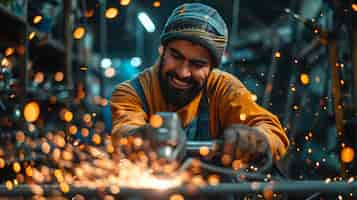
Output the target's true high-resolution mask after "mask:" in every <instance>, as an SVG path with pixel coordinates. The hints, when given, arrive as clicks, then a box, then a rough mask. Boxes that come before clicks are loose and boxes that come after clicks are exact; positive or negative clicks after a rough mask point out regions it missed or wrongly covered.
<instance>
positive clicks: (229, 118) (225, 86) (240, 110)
mask: <svg viewBox="0 0 357 200" xmlns="http://www.w3.org/2000/svg"><path fill="white" fill-rule="evenodd" d="M221 89H222V90H221V91H222V92H221V93H220V95H221V97H220V98H221V100H222V101H221V102H219V103H218V110H219V115H220V116H219V119H221V120H220V121H221V125H222V128H223V129H224V128H226V127H228V126H230V125H232V124H237V123H239V124H245V125H248V126H251V127H256V128H257V129H259V130H260V131H261V132H262V133H263V134H264V135H265V136H266V137H267V139H268V142H269V146H270V148H271V150H272V153H273V156H274V157H275V159H279V158H280V157H281V156H283V155H284V154H285V153H286V151H287V148H288V145H289V140H288V138H287V136H286V134H285V132H284V130H283V128H282V127H281V124H280V122H279V120H278V118H277V117H276V116H275V115H273V114H272V113H270V112H269V111H267V110H266V109H264V108H263V107H261V106H259V105H258V104H257V103H256V102H255V100H254V96H253V95H252V94H251V93H250V92H249V91H248V90H247V89H246V88H245V87H244V85H243V84H242V83H241V82H240V81H239V80H238V79H235V78H233V79H226V80H225V81H223V83H222V86H221Z"/></svg>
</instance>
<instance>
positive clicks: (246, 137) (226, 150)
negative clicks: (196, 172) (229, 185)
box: [221, 124, 271, 170]
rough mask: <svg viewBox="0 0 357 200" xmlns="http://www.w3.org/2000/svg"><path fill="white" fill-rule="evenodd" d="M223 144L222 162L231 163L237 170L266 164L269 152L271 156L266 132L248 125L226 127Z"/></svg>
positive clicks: (226, 164) (224, 163)
mask: <svg viewBox="0 0 357 200" xmlns="http://www.w3.org/2000/svg"><path fill="white" fill-rule="evenodd" d="M223 145H224V146H223V155H222V159H221V161H222V164H223V165H225V166H228V165H231V166H232V167H233V168H234V169H236V170H238V169H242V168H247V167H249V166H259V165H264V164H265V163H266V162H268V160H269V154H270V156H271V150H270V148H269V144H268V140H267V138H266V136H265V135H264V133H262V132H261V131H260V130H259V129H257V128H254V127H249V126H246V125H241V124H233V125H231V126H230V127H228V128H226V129H225V130H224V134H223ZM270 159H271V157H270ZM255 169H256V168H255Z"/></svg>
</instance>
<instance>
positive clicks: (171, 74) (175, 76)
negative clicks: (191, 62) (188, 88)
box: [167, 71, 196, 84]
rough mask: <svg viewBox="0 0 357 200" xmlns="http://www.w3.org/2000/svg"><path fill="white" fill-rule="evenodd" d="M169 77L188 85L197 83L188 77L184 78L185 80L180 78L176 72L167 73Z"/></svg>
mask: <svg viewBox="0 0 357 200" xmlns="http://www.w3.org/2000/svg"><path fill="white" fill-rule="evenodd" d="M167 77H173V78H175V79H178V80H180V81H182V82H185V83H188V84H195V83H196V81H195V80H194V79H193V78H191V77H187V78H183V79H182V78H180V77H179V76H178V75H177V74H176V73H175V72H174V71H169V72H167Z"/></svg>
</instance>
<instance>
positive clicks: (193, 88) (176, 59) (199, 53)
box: [160, 40, 213, 107]
mask: <svg viewBox="0 0 357 200" xmlns="http://www.w3.org/2000/svg"><path fill="white" fill-rule="evenodd" d="M212 62H213V61H212V57H211V55H210V53H209V51H208V50H207V49H206V48H204V47H202V46H200V45H198V44H195V43H192V42H190V41H186V40H173V41H171V42H169V43H168V44H167V45H166V46H165V47H164V52H163V56H162V60H161V63H160V65H161V66H160V81H161V85H162V86H161V87H162V89H163V90H164V92H163V93H164V95H165V97H166V99H167V101H168V103H170V104H172V105H174V106H176V107H181V106H184V105H186V104H187V103H188V102H190V101H191V100H192V99H193V98H194V97H195V96H196V95H197V94H198V93H199V92H200V90H201V89H202V88H203V86H204V84H205V83H206V80H207V78H208V75H209V73H210V71H211V68H212Z"/></svg>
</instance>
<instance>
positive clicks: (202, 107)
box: [130, 77, 211, 141]
mask: <svg viewBox="0 0 357 200" xmlns="http://www.w3.org/2000/svg"><path fill="white" fill-rule="evenodd" d="M130 84H131V85H132V86H133V88H134V89H135V91H136V93H137V95H138V96H139V98H140V100H141V102H142V103H143V105H142V106H143V110H144V111H145V112H146V113H149V109H148V105H147V101H146V98H145V94H144V91H143V88H142V86H141V84H140V82H139V78H138V77H136V78H134V79H133V80H131V81H130ZM198 130H199V131H198ZM184 131H185V133H186V137H187V139H188V140H189V141H208V140H211V136H210V133H209V106H208V98H207V96H206V95H203V96H202V98H201V101H200V104H199V108H198V116H197V117H195V118H194V119H193V120H192V122H191V123H190V124H189V125H188V126H187V127H186V128H184Z"/></svg>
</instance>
